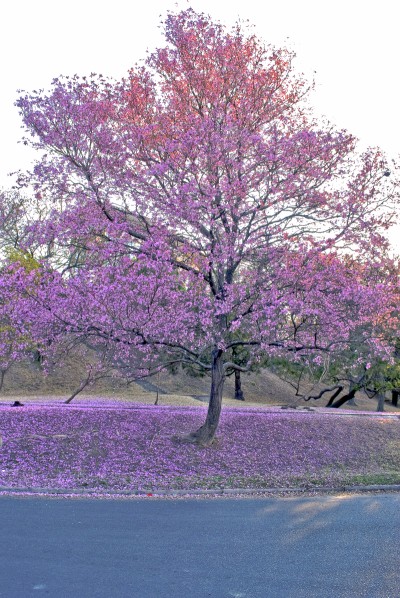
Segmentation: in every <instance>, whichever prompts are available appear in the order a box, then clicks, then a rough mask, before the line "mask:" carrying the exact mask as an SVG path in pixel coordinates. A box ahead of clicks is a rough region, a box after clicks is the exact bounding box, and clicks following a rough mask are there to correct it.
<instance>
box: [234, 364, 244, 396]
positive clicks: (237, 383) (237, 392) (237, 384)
mask: <svg viewBox="0 0 400 598" xmlns="http://www.w3.org/2000/svg"><path fill="white" fill-rule="evenodd" d="M235 399H237V400H238V401H244V395H243V390H242V381H241V379H240V370H235Z"/></svg>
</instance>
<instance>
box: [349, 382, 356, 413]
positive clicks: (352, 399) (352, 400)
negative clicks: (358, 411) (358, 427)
mask: <svg viewBox="0 0 400 598" xmlns="http://www.w3.org/2000/svg"><path fill="white" fill-rule="evenodd" d="M353 388H354V385H353V382H350V384H349V392H351V391H352V390H353ZM347 404H348V405H353V406H355V407H356V406H357V403H356V397H355V394H354V395H353V397H352V398H351V399H349V400H348V401H347Z"/></svg>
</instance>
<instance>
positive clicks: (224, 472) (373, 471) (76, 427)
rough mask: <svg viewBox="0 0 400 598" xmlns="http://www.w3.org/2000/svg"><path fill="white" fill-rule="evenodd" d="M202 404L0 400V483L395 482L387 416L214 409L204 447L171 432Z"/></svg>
mask: <svg viewBox="0 0 400 598" xmlns="http://www.w3.org/2000/svg"><path fill="white" fill-rule="evenodd" d="M204 416H205V410H204V408H202V407H173V406H163V407H158V406H151V405H136V406H127V405H124V406H123V405H121V404H120V403H119V404H117V403H115V404H106V403H105V404H98V405H97V406H96V407H91V406H89V404H86V405H79V404H76V405H73V404H71V405H34V404H30V405H25V406H24V407H21V408H15V407H10V406H6V405H4V404H2V405H0V436H1V438H2V446H1V447H0V486H1V487H3V488H4V487H12V488H21V487H24V488H28V487H29V488H32V487H35V488H57V489H65V490H66V492H67V491H68V490H70V489H86V490H94V491H97V492H104V493H106V492H107V491H113V492H115V491H133V492H135V491H137V490H140V491H146V492H154V491H157V490H167V489H180V490H193V489H200V488H203V489H204V488H207V489H217V488H256V487H258V488H289V487H296V488H303V489H304V488H308V489H312V488H315V487H340V486H342V485H344V484H351V483H360V484H364V483H374V482H375V483H400V420H399V418H397V417H380V416H378V415H375V416H371V417H369V416H365V415H358V414H357V415H343V414H326V413H318V412H316V411H313V412H308V411H306V412H304V411H301V412H297V411H296V412H290V411H288V410H285V411H282V410H279V409H275V410H273V409H272V410H265V409H249V408H248V409H247V410H245V409H239V410H238V409H230V408H225V409H224V410H223V414H222V419H221V424H220V429H219V433H218V441H217V442H216V444H215V445H213V446H211V447H210V448H199V447H196V446H193V445H186V444H179V443H176V442H174V441H173V440H172V437H173V436H174V435H177V434H178V435H179V434H182V433H185V432H188V431H190V430H192V429H194V428H195V427H196V426H199V425H200V424H201V423H202V421H203V419H204Z"/></svg>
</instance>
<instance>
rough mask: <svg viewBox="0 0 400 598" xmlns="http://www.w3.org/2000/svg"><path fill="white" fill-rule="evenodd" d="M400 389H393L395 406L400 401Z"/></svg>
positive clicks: (393, 403)
mask: <svg viewBox="0 0 400 598" xmlns="http://www.w3.org/2000/svg"><path fill="white" fill-rule="evenodd" d="M399 394H400V393H399V391H398V390H392V405H393V406H394V407H397V404H398V402H399Z"/></svg>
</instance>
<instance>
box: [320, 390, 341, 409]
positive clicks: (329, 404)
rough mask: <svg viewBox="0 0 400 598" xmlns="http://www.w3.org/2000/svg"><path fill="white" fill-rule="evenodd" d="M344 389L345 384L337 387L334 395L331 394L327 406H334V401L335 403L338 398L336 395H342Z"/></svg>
mask: <svg viewBox="0 0 400 598" xmlns="http://www.w3.org/2000/svg"><path fill="white" fill-rule="evenodd" d="M342 390H343V386H339V388H337V389H336V390H335V392H334V393H333V395H332V396H331V398H330V399H329V401H328V402H327V404H326V406H327V407H332V403H333V401H334V400H335V399H336V397H337V396H338V395H340V393H341V392H342ZM317 398H318V397H317Z"/></svg>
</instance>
